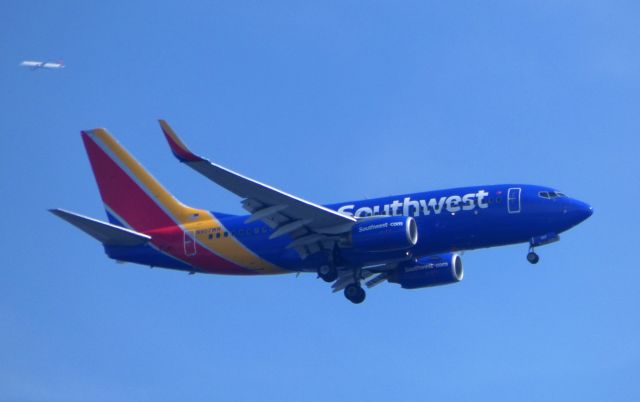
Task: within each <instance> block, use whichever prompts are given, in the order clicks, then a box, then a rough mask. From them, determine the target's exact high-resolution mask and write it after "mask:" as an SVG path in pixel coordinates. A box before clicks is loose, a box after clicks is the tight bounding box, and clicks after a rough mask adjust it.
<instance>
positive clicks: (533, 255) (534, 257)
mask: <svg viewBox="0 0 640 402" xmlns="http://www.w3.org/2000/svg"><path fill="white" fill-rule="evenodd" d="M527 261H529V262H530V263H531V264H537V263H538V261H540V257H539V256H538V254H536V252H535V251H534V250H533V245H531V246H529V253H528V254H527Z"/></svg>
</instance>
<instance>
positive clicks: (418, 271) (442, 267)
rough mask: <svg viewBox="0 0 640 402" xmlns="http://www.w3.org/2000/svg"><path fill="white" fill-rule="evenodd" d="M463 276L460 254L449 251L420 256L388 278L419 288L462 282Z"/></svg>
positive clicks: (403, 284)
mask: <svg viewBox="0 0 640 402" xmlns="http://www.w3.org/2000/svg"><path fill="white" fill-rule="evenodd" d="M463 277H464V270H463V269H462V258H460V256H459V255H458V254H453V253H447V254H440V255H436V256H430V257H423V258H419V259H418V260H416V261H415V262H414V263H410V264H405V265H404V266H401V267H398V269H396V270H395V271H394V272H392V273H391V274H390V275H389V277H388V280H389V282H391V283H399V284H400V286H402V287H403V288H404V289H418V288H426V287H429V286H440V285H448V284H450V283H456V282H460V281H461V280H462V278H463Z"/></svg>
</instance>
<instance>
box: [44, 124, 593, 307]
mask: <svg viewBox="0 0 640 402" xmlns="http://www.w3.org/2000/svg"><path fill="white" fill-rule="evenodd" d="M160 125H161V127H162V131H163V132H164V135H165V137H166V139H167V141H168V142H169V146H170V147H171V151H172V152H173V154H174V155H175V156H176V158H178V160H179V161H180V162H182V163H184V164H185V165H187V166H189V167H190V168H192V169H194V170H196V171H197V172H199V173H200V174H202V175H204V176H205V177H207V178H209V179H210V180H212V181H213V182H215V183H217V184H218V185H220V186H222V187H224V188H225V189H227V190H229V191H231V192H233V193H235V194H237V195H238V196H240V197H241V198H242V207H243V208H244V209H245V210H247V212H248V213H249V214H248V215H230V214H224V213H220V212H212V211H209V210H206V209H198V208H192V207H189V206H186V205H184V204H182V203H181V202H179V201H178V200H177V199H175V198H174V197H173V196H172V195H171V194H170V193H169V192H168V191H167V190H166V189H165V188H164V187H162V185H161V184H160V183H159V182H158V181H157V180H156V179H155V178H154V177H153V176H151V174H149V173H148V172H147V171H146V170H145V169H144V168H143V167H142V165H140V164H139V163H138V162H137V161H136V160H135V159H134V158H133V157H132V156H131V155H130V154H129V153H128V152H127V151H126V150H125V149H124V148H123V147H122V146H121V145H120V144H119V143H118V142H117V141H116V140H115V139H114V138H113V137H112V136H111V135H109V134H108V133H107V131H106V130H104V129H94V130H88V131H83V132H82V139H83V141H84V145H85V148H86V150H87V154H88V155H89V160H90V162H91V167H92V168H93V173H94V175H95V178H96V181H97V184H98V188H99V190H100V195H101V196H102V200H103V202H104V206H105V208H106V212H107V217H108V220H109V222H103V221H100V220H96V219H92V218H88V217H86V216H82V215H79V214H75V213H72V212H69V211H65V210H62V209H53V210H51V212H53V213H54V214H56V215H57V216H59V217H61V218H62V219H64V220H66V221H67V222H69V223H71V224H73V225H75V226H76V227H78V228H80V229H81V230H83V231H85V232H86V233H88V234H89V235H91V236H93V237H94V238H96V239H97V240H98V241H100V242H101V243H102V244H103V246H104V249H105V251H106V254H107V255H108V256H109V257H110V258H112V259H114V260H117V261H124V262H133V263H137V264H143V265H148V266H152V267H163V268H171V269H177V270H183V271H187V272H189V273H196V272H198V273H211V274H228V275H266V274H282V273H299V272H313V273H317V274H318V276H319V277H320V278H322V279H323V280H325V281H326V282H333V290H334V291H341V290H344V294H345V296H346V298H347V299H349V300H350V301H351V302H353V303H361V302H362V301H364V299H365V291H364V289H363V287H362V282H365V285H366V286H367V287H369V288H371V287H373V286H376V285H379V284H381V283H383V282H385V281H386V282H390V283H397V284H399V285H400V286H401V287H402V288H405V289H416V288H423V287H429V286H438V285H446V284H450V283H455V282H459V281H460V280H462V277H463V269H462V260H461V257H460V254H459V252H460V251H463V250H472V249H477V248H484V247H495V246H502V245H507V244H515V243H528V244H529V253H528V254H527V260H528V261H529V262H530V263H532V264H535V263H537V262H538V259H539V258H538V255H537V254H536V253H535V251H534V248H535V247H538V246H542V245H545V244H548V243H552V242H555V241H557V240H559V234H560V233H562V232H564V231H566V230H568V229H570V228H572V227H573V226H575V225H577V224H578V223H580V222H582V221H584V220H585V219H587V218H588V217H589V216H591V214H592V212H593V210H592V208H591V207H590V206H589V205H587V204H586V203H584V202H582V201H579V200H576V199H574V198H570V197H567V196H566V195H564V194H563V193H561V192H559V191H557V190H555V189H553V188H549V187H542V186H534V185H526V184H501V185H488V186H475V187H465V188H454V189H447V190H439V191H427V192H422V193H413V194H402V195H396V196H391V197H384V198H377V199H368V200H360V201H350V202H342V203H338V204H332V205H325V206H322V205H318V204H315V203H313V202H310V201H306V200H303V199H302V198H299V197H296V196H293V195H291V194H287V193H285V192H283V191H280V190H278V189H276V188H273V187H271V186H268V185H266V184H262V183H260V182H258V181H255V180H253V179H250V178H248V177H245V176H242V175H240V174H238V173H236V172H233V171H231V170H229V169H226V168H224V167H222V166H220V165H217V164H215V163H212V162H210V161H209V160H207V159H205V158H202V157H200V156H198V155H196V154H194V153H192V152H191V151H190V150H189V148H187V147H186V145H185V144H184V143H183V142H182V141H181V140H180V139H179V138H178V136H177V135H176V134H175V132H174V131H173V130H172V129H171V127H169V125H168V124H167V123H166V122H165V121H162V120H161V121H160Z"/></svg>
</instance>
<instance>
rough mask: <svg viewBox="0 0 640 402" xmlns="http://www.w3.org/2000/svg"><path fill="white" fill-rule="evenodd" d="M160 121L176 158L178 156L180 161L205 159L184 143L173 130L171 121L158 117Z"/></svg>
mask: <svg viewBox="0 0 640 402" xmlns="http://www.w3.org/2000/svg"><path fill="white" fill-rule="evenodd" d="M158 122H159V123H160V128H161V129H162V132H163V133H164V137H165V138H166V140H167V142H168V143H169V147H170V148H171V152H173V155H174V156H175V157H176V158H178V160H179V161H180V162H198V161H201V160H203V159H202V158H201V157H199V156H198V155H196V154H194V153H193V152H191V151H190V150H189V148H187V146H186V145H185V144H184V142H182V140H181V139H180V137H178V135H177V134H176V133H175V131H173V129H172V128H171V126H170V125H169V123H167V122H166V120H163V119H158Z"/></svg>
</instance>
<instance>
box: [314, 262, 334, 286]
mask: <svg viewBox="0 0 640 402" xmlns="http://www.w3.org/2000/svg"><path fill="white" fill-rule="evenodd" d="M318 276H319V277H320V278H322V280H323V281H325V282H333V281H335V280H336V279H338V269H337V268H336V267H335V265H333V264H331V265H323V266H321V267H320V268H318Z"/></svg>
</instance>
